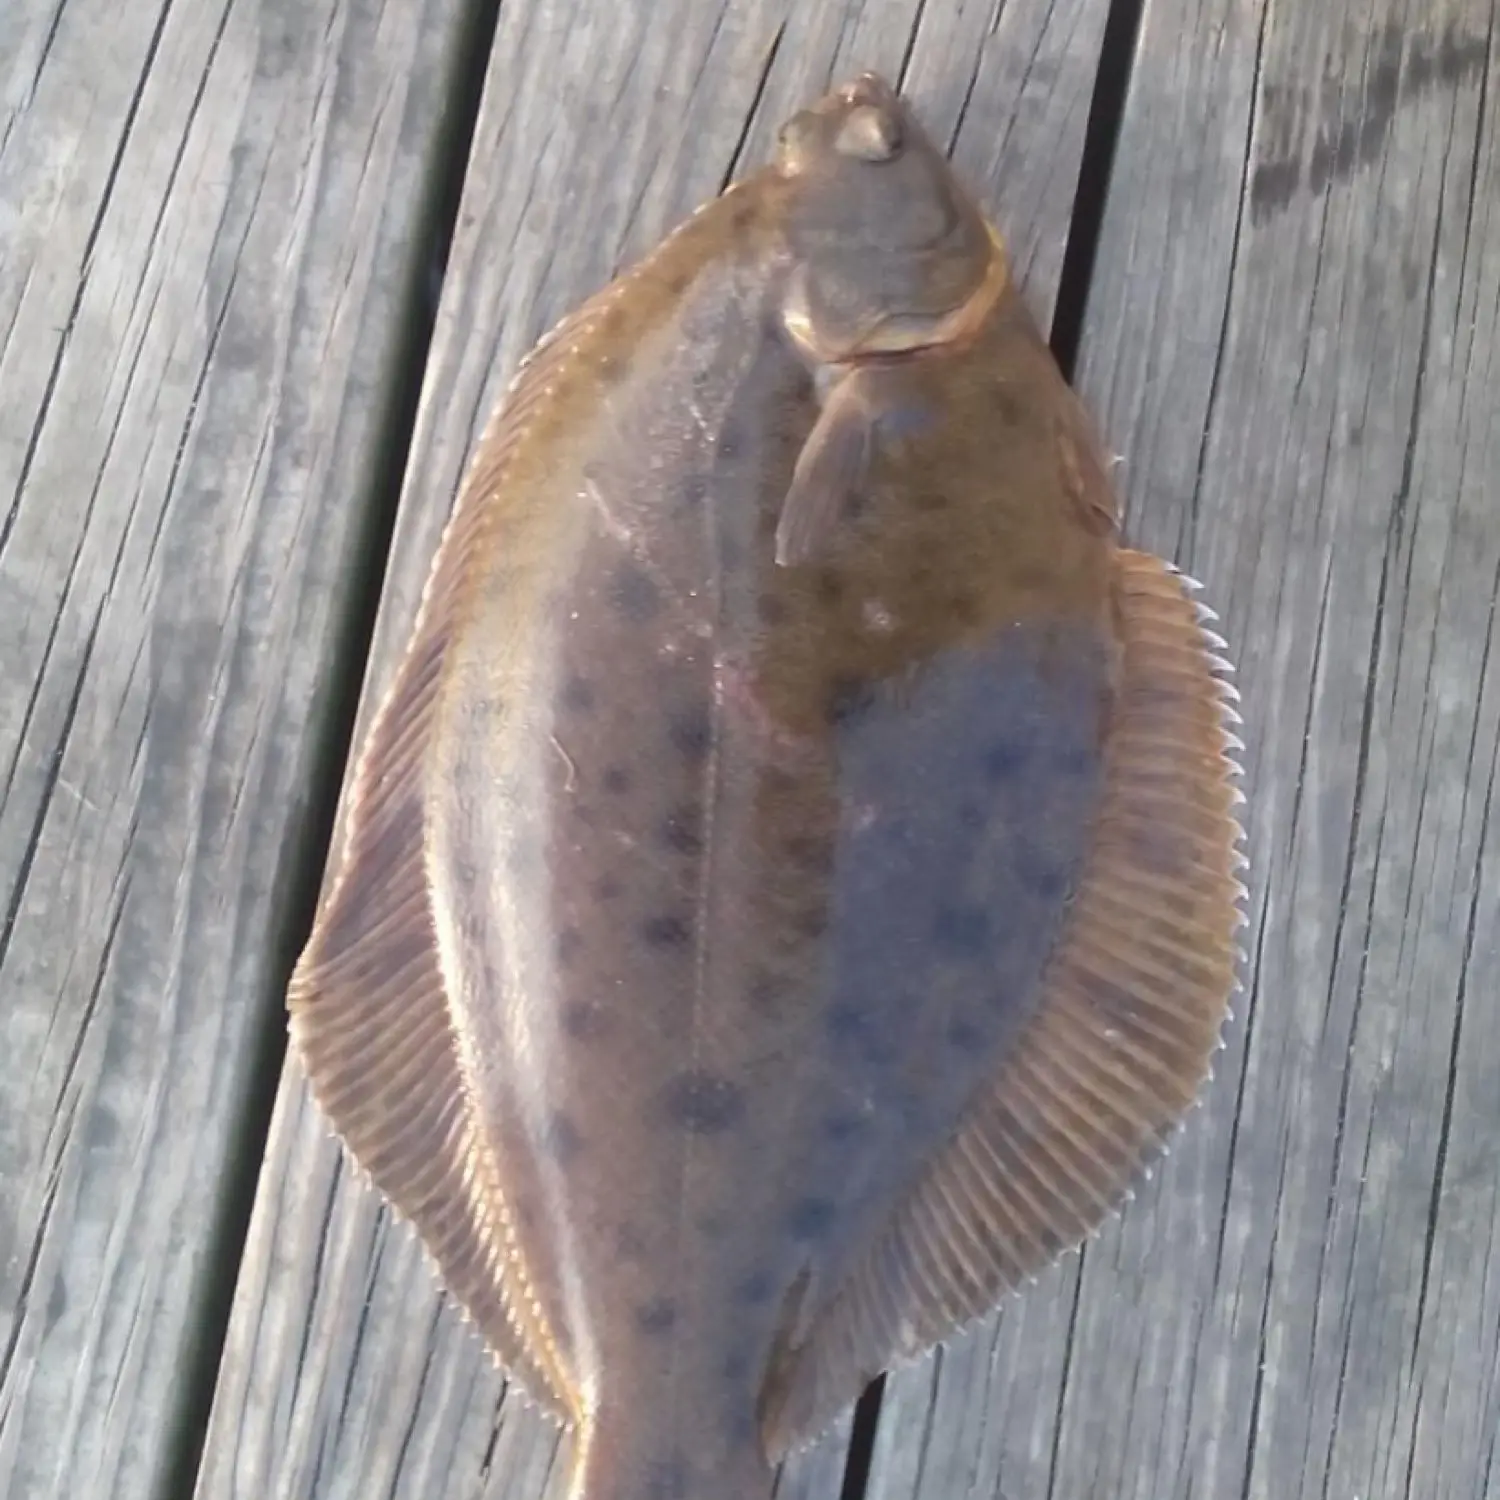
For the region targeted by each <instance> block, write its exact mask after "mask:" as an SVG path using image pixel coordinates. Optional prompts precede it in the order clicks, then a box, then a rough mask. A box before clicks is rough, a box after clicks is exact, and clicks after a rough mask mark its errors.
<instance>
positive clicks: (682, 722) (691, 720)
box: [667, 706, 714, 761]
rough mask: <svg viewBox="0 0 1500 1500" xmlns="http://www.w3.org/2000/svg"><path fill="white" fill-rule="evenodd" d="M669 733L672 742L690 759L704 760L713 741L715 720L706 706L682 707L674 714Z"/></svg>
mask: <svg viewBox="0 0 1500 1500" xmlns="http://www.w3.org/2000/svg"><path fill="white" fill-rule="evenodd" d="M667 733H668V736H669V737H670V739H671V741H672V744H673V745H674V746H675V747H676V749H677V750H678V751H680V752H681V754H682V755H684V756H685V757H686V758H687V759H688V760H692V761H698V760H702V759H703V758H704V756H706V755H707V754H708V748H709V746H710V745H711V744H712V743H713V733H714V726H713V720H712V718H711V717H710V716H709V712H708V710H707V708H705V707H702V706H695V707H693V708H686V709H682V710H680V711H679V712H678V713H676V714H674V715H673V716H672V719H671V722H670V724H669V726H668V729H667Z"/></svg>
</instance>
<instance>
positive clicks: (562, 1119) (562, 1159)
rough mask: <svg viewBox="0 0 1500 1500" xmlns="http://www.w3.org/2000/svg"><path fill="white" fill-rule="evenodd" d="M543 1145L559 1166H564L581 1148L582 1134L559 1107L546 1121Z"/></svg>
mask: <svg viewBox="0 0 1500 1500" xmlns="http://www.w3.org/2000/svg"><path fill="white" fill-rule="evenodd" d="M544 1145H545V1146H546V1148H547V1154H548V1155H549V1156H551V1157H552V1159H553V1160H554V1161H555V1162H557V1163H558V1165H559V1166H564V1167H565V1166H567V1164H568V1163H569V1162H570V1161H572V1160H573V1158H574V1157H576V1156H577V1155H578V1153H579V1152H580V1151H581V1150H582V1149H583V1136H582V1135H581V1134H580V1132H579V1129H578V1127H577V1126H576V1125H575V1124H574V1123H573V1121H572V1119H571V1118H570V1117H569V1116H568V1115H566V1114H565V1113H564V1112H563V1111H562V1110H560V1109H559V1110H556V1111H554V1112H553V1115H552V1118H551V1119H550V1120H549V1121H548V1122H547V1134H546V1137H545V1140H544Z"/></svg>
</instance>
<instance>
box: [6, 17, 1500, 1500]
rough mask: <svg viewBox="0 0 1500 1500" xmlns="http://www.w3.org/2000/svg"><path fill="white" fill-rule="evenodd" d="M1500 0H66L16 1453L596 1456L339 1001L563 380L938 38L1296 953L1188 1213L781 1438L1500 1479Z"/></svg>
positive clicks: (264, 1488)
mask: <svg viewBox="0 0 1500 1500" xmlns="http://www.w3.org/2000/svg"><path fill="white" fill-rule="evenodd" d="M1496 40H1497V39H1496V37H1495V35H1494V18H1493V15H1492V12H1491V7H1490V6H1489V5H1487V4H1485V3H1484V0H1446V3H1445V0H1360V3H1355V0H1318V3H1313V0H1308V3H1304V4H1297V3H1291V0H1279V3H1278V0H1150V3H1149V4H1145V5H1144V6H1143V5H1142V4H1141V0H1114V3H1113V5H1112V4H1111V0H975V3H970V0H926V3H925V4H924V3H923V0H820V3H811V0H799V3H793V0H503V3H500V0H142V3H138V4H130V5H126V4H122V3H120V0H5V3H4V4H3V6H0V777H3V779H0V1494H3V1495H4V1496H6V1497H8V1500H105V1497H109V1500H187V1497H189V1496H192V1495H196V1496H198V1497H200V1500H334V1497H356V1496H358V1497H361V1500H364V1497H371V1496H386V1497H393V1500H408V1497H410V1500H418V1497H421V1500H437V1497H455V1500H457V1497H481V1496H482V1497H488V1500H499V1497H506V1500H539V1497H541V1496H542V1495H543V1494H544V1493H545V1492H547V1491H548V1490H549V1488H550V1491H551V1493H552V1494H553V1495H554V1496H556V1494H557V1488H558V1479H559V1477H560V1474H561V1464H560V1462H559V1461H558V1459H559V1452H558V1447H557V1440H556V1439H555V1438H554V1436H553V1435H552V1434H551V1433H550V1432H549V1431H547V1430H546V1429H545V1428H543V1427H542V1426H541V1425H540V1423H539V1422H538V1421H537V1420H536V1419H535V1418H534V1417H533V1416H532V1415H531V1414H529V1413H528V1412H527V1411H526V1410H525V1409H524V1408H522V1407H521V1406H520V1405H519V1403H517V1402H514V1401H512V1400H510V1399H508V1398H507V1396H506V1393H505V1390H504V1387H503V1383H502V1381H501V1379H500V1378H499V1377H498V1376H497V1375H496V1374H495V1373H494V1372H493V1371H492V1370H491V1369H490V1367H489V1366H488V1364H487V1361H486V1359H485V1358H484V1356H483V1354H482V1352H481V1350H480V1348H479V1346H478V1343H477V1340H476V1339H475V1338H474V1337H473V1335H471V1334H470V1333H469V1332H467V1331H466V1330H465V1329H463V1328H462V1326H461V1325H460V1323H459V1320H458V1318H457V1317H456V1315H455V1314H454V1311H453V1309H452V1308H451V1307H448V1306H446V1305H445V1303H444V1301H443V1299H442V1298H441V1297H440V1296H439V1295H438V1293H437V1290H436V1288H435V1285H434V1283H433V1281H432V1279H431V1278H430V1276H429V1274H428V1272H427V1271H426V1269H425V1267H424V1265H423V1262H422V1260H421V1258H420V1255H419V1253H418V1251H417V1248H416V1245H415V1242H414V1240H413V1239H412V1237H411V1235H410V1234H409V1233H408V1232H407V1231H406V1230H405V1229H403V1228H397V1227H393V1226H392V1225H391V1224H390V1223H389V1221H388V1219H387V1217H386V1215H385V1214H384V1213H383V1212H382V1211H380V1210H379V1208H378V1206H377V1204H376V1202H375V1200H374V1198H373V1197H372V1195H371V1194H370V1193H368V1192H367V1191H365V1190H364V1189H363V1188H362V1187H361V1186H360V1185H359V1183H358V1182H357V1181H356V1180H355V1179H354V1178H353V1177H351V1175H350V1173H349V1171H348V1170H347V1168H346V1167H345V1166H344V1165H343V1164H342V1163H341V1161H340V1159H339V1155H338V1153H337V1151H336V1150H335V1148H334V1147H333V1145H332V1144H331V1143H330V1141H329V1140H328V1138H327V1136H326V1133H325V1131H324V1129H323V1127H322V1124H321V1122H320V1120H319V1119H318V1118H317V1117H316V1116H315V1115H314V1114H313V1112H312V1111H311V1109H310V1107H309V1102H308V1098H307V1093H306V1090H305V1088H304V1085H303V1083H302V1080H301V1078H300V1076H299V1074H298V1072H297V1070H296V1068H295V1066H293V1065H292V1064H290V1063H285V1064H284V1062H283V1054H282V1038H283V1036H284V1021H283V1014H282V1010H281V991H282V988H283V985H284V983H285V979H286V975H287V973H288V970H289V967H290V963H291V960H292V957H293V956H294V954H295V951H296V949H297V946H298V944H299V942H300V940H301V938H302V936H303V934H304V933H305V931H306V928H307V924H308V922H309V920H310V916H311V908H312V904H313V901H314V899H315V897H316V891H317V886H318V882H319V880H320V878H321V873H322V869H323V863H324V859H325V856H326V851H327V846H328V840H329V837H330V834H331V832H332V830H333V822H334V808H335V805H336V801H337V796H338V787H339V782H340V777H341V775H342V771H343V767H344V762H345V757H346V754H347V750H348V745H349V742H350V735H351V730H352V729H353V727H354V719H355V715H356V711H357V712H358V714H359V716H360V718H361V720H362V718H363V715H364V713H365V711H366V708H367V705H368V700H369V690H368V689H378V686H379V685H380V683H381V682H382V681H383V679H384V678H385V676H386V674H387V672H388V671H389V669H390V667H391V665H392V663H393V660H394V654H395V651H396V649H397V647H398V645H399V643H400V638H401V635H402V631H403V628H404V626H405V625H406V623H407V622H408V621H409V619H410V617H411V615H412V612H413V610H414V608H415V605H416V601H417V595H418V590H419V588H420V586H421V582H422V579H423V576H424V573H425V570H426V567H427V564H428V561H429V559H430V556H431V554H432V551H433V549H434V547H435V545H436V540H437V536H438V532H439V529H440V527H441V525H442V522H443V519H444V517H445V514H446V511H447V509H448V506H449V504H450V503H451V500H452V497H453V494H454V490H455V487H456V485H457V482H458V478H459V474H460V470H461V467H462V465H463V462H464V459H465V457H466V455H467V452H468V450H469V448H470V445H471V443H472V441H473V439H474V436H475V433H476V430H477V427H478V425H479V424H480V422H481V421H482V420H483V417H484V415H485V413H486V411H487V409H488V407H489V405H490V403H491V402H492V400H493V399H494V397H495V395H496V393H497V391H498V390H499V388H500V387H501V385H502V384H503V382H504V380H505V379H506V377H507V376H508V373H509V372H510V370H511V369H512V368H513V367H514V365H515V363H516V361H517V359H518V358H519V357H520V356H521V354H522V353H523V352H524V351H525V349H526V348H527V347H528V346H529V345H530V344H531V343H532V342H533V340H534V339H535V338H536V337H537V335H538V334H540V333H541V332H542V331H543V329H544V328H545V327H546V326H548V325H549V324H550V323H551V322H552V321H553V320H554V319H555V318H556V317H557V316H559V315H560V314H561V313H563V312H564V311H565V310H566V309H567V308H569V307H570V306H572V305H573V304H575V303H576V302H577V301H578V300H579V299H580V298H581V297H582V296H583V295H584V294H586V293H587V292H589V291H591V290H593V289H594V288H596V287H597V286H599V285H600V284H601V283H603V282H604V281H605V280H606V279H607V278H608V277H609V276H610V274H611V273H612V271H613V270H614V269H615V268H616V267H617V266H618V265H619V264H620V263H621V261H622V260H623V259H626V258H630V257H632V256H634V255H635V254H638V253H639V252H641V251H643V250H644V249H646V248H647V247H648V246H649V245H650V244H651V243H653V242H654V241H655V240H656V239H657V238H659V236H660V235H661V234H662V233H663V232H664V231H665V230H666V229H667V228H668V227H670V225H671V224H673V223H674V222H675V221H676V220H678V219H679V218H680V217H682V216H683V215H684V214H685V213H686V212H687V211H688V210H689V209H691V208H692V207H693V206H694V205H695V204H696V203H697V202H699V201H700V200H702V199H703V198H705V197H707V196H709V195H710V194H712V193H713V192H714V191H716V190H717V188H718V187H719V185H720V184H721V182H722V181H723V180H724V178H725V176H726V174H729V173H731V172H738V171H740V170H742V169H743V167H744V166H745V165H746V164H747V163H750V162H753V161H756V160H758V159H760V158H761V156H762V155H763V153H764V152H765V150H766V148H767V146H768V144H769V141H770V138H771V134H772V132H773V131H774V128H775V126H776V124H777V123H778V122H779V120H780V119H781V118H782V117H784V116H785V115H786V114H787V113H788V112H790V110H791V109H792V108H794V107H795V106H796V105H798V104H800V103H801V102H804V101H805V100H807V99H808V98H809V97H811V96H812V95H813V94H815V93H817V92H819V91H820V90H821V89H822V88H823V87H824V85H825V84H826V83H827V81H828V80H829V78H830V76H834V75H842V74H845V73H848V72H850V71H852V70H854V69H855V68H856V67H859V66H875V67H879V68H881V69H882V70H884V71H886V72H888V73H890V74H892V75H901V76H903V77H904V79H905V83H906V86H907V88H908V90H909V91H910V92H911V93H912V94H914V95H915V97H916V98H917V100H918V101H919V103H920V105H921V106H922V107H923V109H924V112H925V114H926V115H927V117H928V118H929V119H930V120H931V121H932V122H933V124H934V125H935V127H936V128H937V129H938V130H939V131H940V132H948V133H949V134H950V135H951V137H952V139H953V141H954V153H955V156H956V158H957V160H958V161H959V163H960V164H961V166H962V167H963V169H964V170H965V172H966V175H967V176H968V178H969V179H970V180H971V181H972V182H973V183H974V184H975V185H976V186H977V187H978V188H979V189H980V190H981V192H982V196H983V198H984V199H985V201H986V204H987V206H988V207H989V208H990V209H991V211H992V212H993V213H994V214H995V216H996V218H997V220H998V222H999V223H1000V224H1001V225H1002V227H1003V228H1004V229H1005V231H1006V233H1007V235H1008V237H1009V238H1010V241H1011V243H1012V247H1013V250H1014V253H1015V256H1016V259H1017V261H1018V263H1019V265H1020V267H1021V268H1022V270H1023V271H1024V274H1025V278H1026V285H1027V295H1028V297H1029V299H1030V300H1031V302H1032V304H1033V306H1034V307H1035V308H1036V309H1037V311H1038V312H1039V313H1041V314H1048V313H1050V312H1051V311H1052V309H1053V308H1054V305H1056V307H1057V322H1056V325H1055V327H1056V339H1057V342H1058V345H1059V347H1060V348H1061V349H1062V351H1063V353H1064V354H1065V355H1066V356H1068V357H1071V354H1072V351H1073V350H1074V349H1075V348H1076V351H1077V360H1076V380H1077V382H1078V384H1079V385H1080V387H1081V388H1082V390H1083V392H1084V394H1085V396H1086V398H1087V399H1088V401H1089V403H1090V404H1091V406H1092V407H1093V409H1094V411H1095V412H1096V413H1097V415H1098V417H1099V420H1100V422H1101V424H1102V426H1103V428H1104V430H1105V432H1106V433H1107V434H1108V438H1109V441H1110V442H1111V444H1112V445H1113V446H1114V448H1115V450H1116V451H1117V452H1118V453H1120V454H1121V455H1123V458H1124V463H1123V466H1122V469H1121V474H1122V485H1123V489H1124V491H1125V493H1126V495H1127V497H1128V528H1129V531H1130V533H1131V535H1132V536H1133V538H1134V539H1136V540H1137V541H1139V542H1141V543H1142V544H1144V545H1146V546H1149V547H1151V548H1153V549H1156V550H1159V551H1162V552H1164V553H1166V554H1167V555H1169V556H1172V557H1174V558H1176V559H1177V560H1178V561H1180V562H1181V563H1182V565H1183V566H1184V567H1185V568H1186V569H1187V570H1188V571H1189V572H1191V573H1193V574H1194V575H1196V576H1197V577H1199V578H1201V579H1202V580H1203V581H1204V582H1205V584H1206V585H1207V593H1206V595H1205V597H1206V598H1208V599H1209V600H1211V601H1212V603H1213V604H1214V605H1215V607H1216V608H1217V609H1218V610H1219V611H1220V613H1221V614H1222V615H1223V617H1224V625H1223V627H1222V628H1223V631H1224V633H1225V634H1226V635H1227V636H1228V637H1229V638H1230V640H1231V643H1232V649H1233V651H1234V653H1235V654H1236V656H1237V657H1238V658H1239V660H1240V662H1241V664H1242V676H1241V687H1242V689H1243V692H1244V698H1245V702H1244V711H1245V716H1246V719H1247V722H1248V731H1247V736H1246V737H1247V739H1248V741H1249V746H1248V750H1247V755H1246V759H1247V773H1248V774H1247V787H1248V789H1249V791H1250V794H1251V802H1250V805H1249V809H1248V815H1249V823H1250V834H1251V841H1250V850H1251V854H1252V857H1253V861H1254V864H1253V870H1252V886H1253V895H1252V901H1253V914H1252V922H1251V926H1250V929H1249V941H1248V946H1249V947H1250V949H1251V954H1250V963H1249V966H1248V979H1247V984H1248V993H1247V994H1246V995H1244V996H1242V997H1241V1002H1240V1004H1239V1006H1238V1008H1237V1016H1236V1021H1235V1024H1234V1026H1233V1027H1232V1029H1231V1032H1230V1036H1229V1045H1228V1049H1227V1051H1226V1052H1225V1053H1224V1054H1223V1056H1222V1060H1221V1066H1220V1068H1219V1070H1218V1077H1217V1079H1216V1081H1215V1083H1214V1084H1213V1086H1212V1089H1211V1091H1210V1093H1209V1094H1208V1096H1207V1098H1206V1101H1205V1104H1204V1107H1203V1108H1202V1109H1201V1110H1200V1111H1199V1112H1198V1113H1197V1114H1195V1115H1194V1116H1193V1118H1192V1119H1191V1121H1190V1122H1189V1127H1188V1129H1187V1131H1186V1132H1185V1133H1184V1135H1183V1136H1182V1137H1181V1138H1180V1141H1179V1143H1178V1145H1177V1147H1176V1149H1175V1150H1174V1152H1173V1154H1172V1155H1171V1157H1170V1158H1169V1159H1168V1161H1167V1162H1166V1164H1165V1166H1164V1167H1163V1169H1162V1170H1161V1171H1160V1172H1159V1173H1158V1174H1157V1177H1156V1179H1155V1180H1154V1181H1153V1182H1151V1183H1149V1184H1147V1185H1146V1187H1145V1188H1144V1189H1143V1190H1142V1191H1141V1192H1140V1193H1139V1194H1138V1196H1137V1199H1136V1201H1135V1202H1134V1204H1133V1205H1131V1206H1130V1208H1129V1209H1128V1211H1127V1212H1126V1214H1125V1215H1124V1217H1123V1218H1122V1219H1121V1220H1120V1221H1118V1222H1117V1223H1115V1224H1113V1225H1112V1226H1111V1227H1110V1228H1109V1229H1108V1230H1107V1231H1106V1232H1105V1233H1104V1234H1103V1235H1102V1237H1100V1238H1099V1239H1098V1240H1097V1241H1096V1242H1094V1243H1093V1244H1091V1245H1090V1246H1089V1247H1088V1248H1087V1249H1086V1251H1085V1252H1084V1253H1083V1254H1082V1255H1081V1256H1079V1257H1075V1258H1072V1259H1070V1260H1069V1261H1068V1262H1067V1263H1066V1264H1064V1265H1062V1266H1060V1267H1058V1268H1056V1269H1055V1270H1054V1271H1052V1272H1051V1273H1049V1274H1048V1275H1046V1276H1045V1277H1043V1278H1042V1279H1041V1280H1040V1281H1039V1282H1038V1284H1037V1285H1036V1286H1035V1287H1034V1288H1033V1289H1032V1290H1031V1291H1030V1293H1029V1294H1028V1295H1027V1296H1025V1297H1024V1298H1020V1299H1015V1300H1013V1301H1012V1302H1010V1303H1009V1304H1007V1306H1006V1307H1005V1308H1004V1310H1003V1311H1002V1313H1001V1315H1000V1316H998V1317H997V1318H995V1319H993V1320H991V1322H990V1323H988V1324H986V1325H985V1326H984V1327H983V1328H982V1329H981V1330H980V1331H978V1332H977V1333H975V1334H973V1335H970V1336H968V1337H966V1338H964V1339H962V1340H961V1341H959V1342H957V1343H955V1344H954V1345H952V1346H951V1347H949V1348H948V1349H946V1350H945V1351H943V1352H942V1353H941V1354H940V1355H939V1356H938V1357H936V1358H935V1359H933V1360H930V1361H927V1362H925V1363H923V1364H920V1365H918V1366H915V1367H913V1368H911V1369H908V1370H905V1371H903V1372H901V1373H899V1374H897V1375H894V1376H892V1377H891V1378H889V1379H888V1380H887V1381H885V1382H884V1385H883V1387H881V1388H878V1389H877V1392H876V1394H875V1395H874V1396H872V1397H870V1398H867V1400H866V1401H865V1402H864V1403H863V1404H862V1406H861V1408H860V1415H859V1419H858V1422H857V1424H851V1423H850V1422H846V1423H845V1424H844V1425H843V1426H842V1427H840V1429H839V1430H838V1431H836V1432H834V1433H832V1434H830V1436H829V1438H828V1439H827V1440H826V1441H825V1442H824V1443H822V1444H821V1445H820V1446H819V1447H818V1448H816V1449H815V1450H813V1451H812V1452H811V1453H810V1454H807V1455H804V1456H803V1457H801V1458H799V1459H798V1460H797V1461H796V1462H795V1463H793V1464H792V1465H790V1466H789V1467H788V1469H787V1471H786V1472H785V1474H784V1476H783V1479H782V1482H781V1494H782V1495H783V1496H785V1497H788V1500H792V1497H796V1500H803V1497H805V1500H836V1497H838V1496H839V1495H840V1493H841V1487H842V1493H843V1494H844V1496H845V1497H846V1500H858V1496H859V1495H860V1493H861V1491H863V1493H865V1494H867V1495H868V1496H869V1497H871V1500H958V1497H978V1500H984V1497H1002V1496H1003V1497H1004V1500H1096V1497H1097V1500H1148V1497H1149V1500H1189V1497H1200V1500H1230V1497H1245V1500H1257V1497H1266V1500H1273V1497H1274V1500H1301V1497H1306V1500H1405V1497H1433V1500H1481V1497H1500V1083H1497V1081H1496V1079H1497V1059H1500V809H1497V808H1496V807H1495V804H1494V800H1493V796H1494V790H1495V784H1496V780H1497V756H1500V650H1495V651H1493V652H1492V649H1491V648H1492V646H1495V645H1496V644H1497V618H1496V604H1497V598H1500V124H1497V116H1500V112H1497V109H1496V96H1497V92H1500V50H1497V46H1496ZM1101 59H1102V63H1101ZM1080 178H1081V182H1082V187H1081V189H1080ZM1106 190H1107V191H1106ZM377 606H378V616H377ZM366 681H368V689H367V688H365V687H363V686H362V684H363V683H365V682H366ZM851 1431H852V1432H853V1436H854V1442H853V1456H852V1460H851V1459H850V1458H849V1451H850V1438H851ZM846 1469H847V1470H848V1473H847V1475H846ZM689 1500H705V1497H696V1496H695V1497H689Z"/></svg>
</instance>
